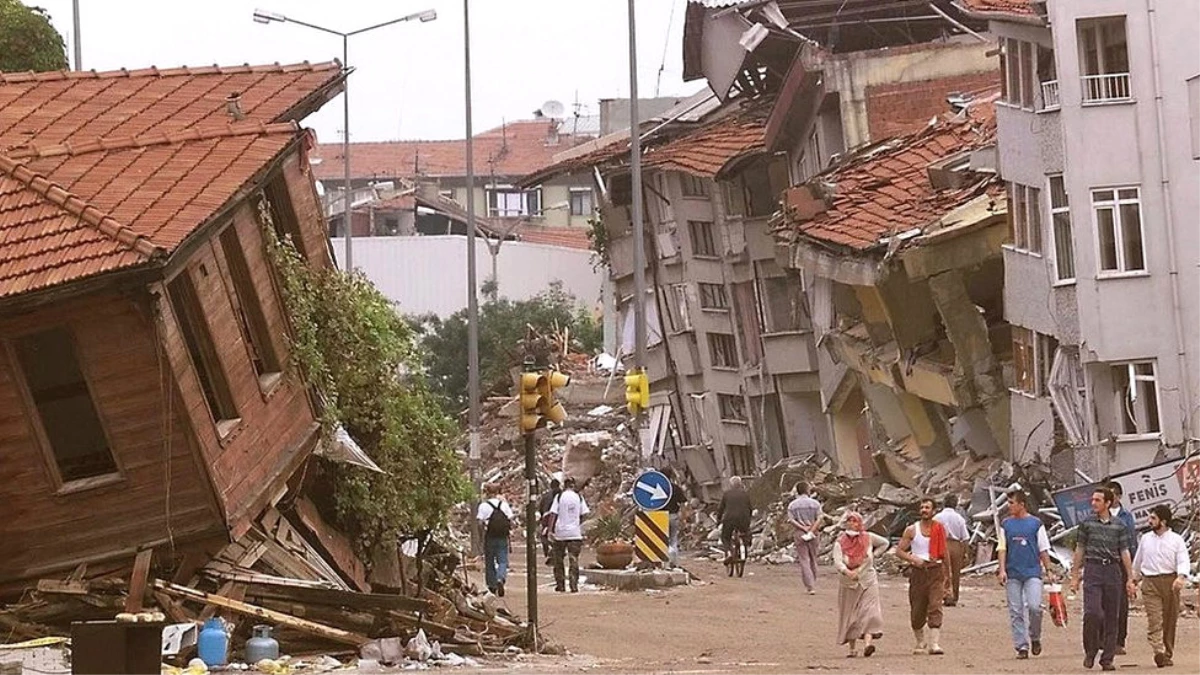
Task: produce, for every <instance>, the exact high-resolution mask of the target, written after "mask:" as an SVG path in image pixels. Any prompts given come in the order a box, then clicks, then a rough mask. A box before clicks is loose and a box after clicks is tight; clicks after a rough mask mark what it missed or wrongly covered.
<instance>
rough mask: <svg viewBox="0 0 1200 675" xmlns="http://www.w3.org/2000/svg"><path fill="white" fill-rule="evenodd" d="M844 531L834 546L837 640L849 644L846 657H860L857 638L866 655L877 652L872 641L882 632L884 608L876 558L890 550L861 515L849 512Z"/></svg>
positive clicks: (886, 543)
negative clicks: (881, 602)
mask: <svg viewBox="0 0 1200 675" xmlns="http://www.w3.org/2000/svg"><path fill="white" fill-rule="evenodd" d="M843 524H844V530H843V532H842V534H841V536H839V537H838V540H837V544H835V545H834V547H833V564H834V567H836V568H837V571H838V574H839V578H840V580H841V583H840V584H838V640H839V644H844V645H849V648H850V651H849V653H847V654H846V656H847V657H850V658H853V657H855V656H858V648H857V646H858V641H859V640H862V641H863V645H864V646H863V656H870V655H872V654H874V653H875V645H874V644H872V640H873V639H875V638H878V637H880V636H882V635H883V610H882V608H881V607H880V604H879V580H878V577H877V576H876V574H875V558H877V557H879V556H881V555H883V554H884V553H886V552H887V550H888V547H889V543H888V540H887V539H886V538H884V537H881V536H879V535H877V534H875V533H873V532H867V529H866V527H864V526H863V517H862V514H859V513H857V512H855V511H850V512H848V513H847V514H846V516H845V518H844V519H843Z"/></svg>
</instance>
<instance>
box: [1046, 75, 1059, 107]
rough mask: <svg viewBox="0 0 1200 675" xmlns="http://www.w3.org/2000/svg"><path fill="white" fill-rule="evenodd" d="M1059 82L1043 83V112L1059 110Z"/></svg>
mask: <svg viewBox="0 0 1200 675" xmlns="http://www.w3.org/2000/svg"><path fill="white" fill-rule="evenodd" d="M1058 107H1059V102H1058V80H1050V81H1049V82H1043V83H1042V110H1058Z"/></svg>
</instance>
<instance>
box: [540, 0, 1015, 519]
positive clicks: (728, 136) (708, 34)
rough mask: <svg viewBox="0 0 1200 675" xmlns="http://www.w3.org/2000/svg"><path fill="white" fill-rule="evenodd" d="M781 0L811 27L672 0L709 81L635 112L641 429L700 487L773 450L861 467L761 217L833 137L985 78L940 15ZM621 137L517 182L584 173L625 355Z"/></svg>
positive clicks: (902, 119) (766, 218) (989, 85)
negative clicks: (647, 111) (651, 115)
mask: <svg viewBox="0 0 1200 675" xmlns="http://www.w3.org/2000/svg"><path fill="white" fill-rule="evenodd" d="M771 4H773V3H771ZM793 4H794V5H796V6H795V7H792V6H790V5H789V6H788V8H785V10H784V15H783V18H784V19H785V20H786V21H787V23H788V27H789V29H792V30H796V31H799V32H800V33H802V34H803V35H805V36H806V38H808V39H810V40H815V41H816V42H807V43H805V42H797V41H796V40H795V39H792V38H791V37H790V36H789V35H786V34H782V33H780V32H779V31H777V30H773V31H771V33H770V35H768V36H767V37H766V38H765V39H763V40H761V41H760V42H758V43H757V44H756V45H753V46H752V48H751V49H749V50H747V48H746V46H745V45H744V44H743V43H742V41H741V38H742V36H744V35H746V34H747V31H749V32H750V33H751V34H752V33H754V32H755V31H756V30H757V29H755V28H754V26H756V25H758V26H761V25H763V24H767V23H769V22H772V21H773V18H772V16H771V15H770V11H769V9H767V10H764V6H763V4H762V3H749V4H748V5H747V8H746V9H744V10H742V9H738V10H737V11H727V10H722V9H720V8H711V7H707V6H705V5H704V4H703V3H690V4H689V7H688V17H687V21H686V24H687V25H686V28H685V37H684V60H685V71H687V73H688V75H690V76H691V77H693V78H704V79H705V80H707V82H708V84H709V88H708V89H707V90H705V91H704V92H702V93H700V94H698V95H696V96H694V97H692V98H690V99H686V100H684V101H682V102H681V103H680V104H678V105H677V106H676V107H675V108H673V109H671V110H668V111H666V112H664V113H663V114H661V115H659V116H657V117H656V118H655V119H652V120H650V121H649V122H647V123H646V124H644V125H643V126H642V128H641V133H642V137H643V148H644V156H643V168H644V174H643V182H644V189H643V195H644V205H645V209H644V211H645V213H644V222H645V230H646V260H647V271H646V278H647V286H648V288H649V292H648V294H647V297H646V306H647V325H648V353H647V359H648V362H647V364H646V365H647V370H648V373H649V376H650V378H651V391H652V393H653V395H652V409H651V414H650V415H649V416H648V417H649V421H650V429H649V433H647V434H646V437H648V438H650V439H651V441H650V442H649V443H648V444H647V445H648V446H650V447H651V448H652V450H651V452H656V453H661V452H663V448H664V447H666V446H670V448H672V452H673V453H674V458H675V459H676V461H678V462H680V463H682V464H685V465H686V467H687V469H688V471H689V473H690V474H691V476H692V477H693V478H694V479H695V482H696V484H697V485H699V486H700V487H701V489H702V491H703V493H704V494H705V496H712V495H716V494H718V493H719V491H720V489H721V483H720V481H721V479H722V478H724V477H728V476H732V475H742V476H753V475H756V474H758V473H759V472H761V470H762V469H763V468H765V467H766V466H768V465H769V464H771V463H773V462H774V461H776V460H778V459H780V458H782V457H784V456H802V455H809V454H820V455H827V456H829V457H831V458H832V459H833V461H834V462H835V464H837V465H838V469H839V470H841V471H843V472H844V473H847V474H850V475H862V474H864V473H868V474H869V473H874V471H873V468H872V460H871V458H870V456H869V452H868V453H867V454H866V456H860V455H859V453H858V452H857V450H856V449H855V446H856V445H857V439H851V440H850V446H851V450H850V451H849V452H848V453H843V454H844V455H848V456H839V453H838V451H837V450H836V449H835V447H834V446H835V443H836V441H835V439H834V435H835V429H834V425H833V424H832V423H831V418H830V417H829V415H828V401H829V400H830V399H831V398H833V397H835V396H836V395H837V394H836V391H837V390H838V389H839V387H843V386H845V385H844V381H845V380H846V379H847V378H850V379H853V377H854V376H853V375H852V374H848V373H847V372H846V368H844V367H838V365H837V364H831V363H829V358H828V356H827V354H826V353H825V350H824V349H822V348H821V347H819V346H818V345H817V340H816V339H815V336H814V332H813V310H814V308H813V307H812V305H811V302H810V299H809V298H808V296H807V294H806V286H807V284H806V280H807V279H806V274H805V272H804V271H803V270H795V269H789V267H788V266H787V265H786V264H783V260H782V259H781V258H780V257H779V247H778V246H777V244H776V241H775V237H774V235H773V233H772V231H771V219H772V216H774V215H775V214H776V212H777V211H778V210H779V197H780V195H781V194H782V193H783V191H784V190H785V189H786V188H787V187H788V186H789V185H794V184H797V183H800V182H803V181H805V180H808V179H809V178H811V177H812V176H813V175H814V174H817V173H819V172H820V171H822V170H823V169H824V167H825V166H827V165H828V164H829V163H830V161H832V160H836V158H837V157H838V156H840V155H842V154H845V153H846V152H847V151H848V150H849V149H851V148H854V147H857V146H860V145H862V144H865V143H869V142H871V141H873V140H877V139H879V138H885V137H889V136H892V135H895V134H897V133H904V132H909V131H912V130H914V129H918V128H921V127H922V126H924V125H926V124H928V122H929V121H930V119H931V118H933V117H936V116H938V115H940V114H942V113H945V112H948V111H950V110H951V106H950V104H949V103H948V98H957V97H960V96H963V95H966V96H969V93H970V92H978V91H986V90H990V89H994V88H995V87H996V86H998V83H999V76H998V73H997V65H996V60H995V58H994V55H992V54H989V51H990V50H992V49H993V48H994V45H993V44H991V43H990V42H987V41H984V40H982V39H980V38H978V37H972V36H970V35H967V34H965V33H964V31H962V30H961V29H960V28H959V27H958V26H956V25H955V24H952V23H947V22H944V21H942V20H941V19H939V20H938V22H937V23H932V22H928V21H926V23H925V24H924V25H920V26H916V27H914V26H913V25H910V26H908V27H906V30H903V31H901V30H895V29H894V28H893V27H895V26H897V25H899V24H898V22H896V21H895V19H896V18H897V16H896V15H897V13H898V12H899V13H903V12H904V11H905V8H897V7H896V6H895V5H894V4H893V3H887V2H882V1H881V2H878V3H864V4H863V6H862V7H860V8H856V11H867V10H869V12H870V13H869V14H864V15H863V16H862V17H858V18H860V19H861V21H858V22H855V23H846V24H843V25H842V26H840V28H838V27H830V26H829V24H828V22H826V21H824V20H823V19H821V18H820V17H819V16H817V17H813V18H812V19H809V18H807V15H806V11H805V8H804V7H802V6H801V5H803V4H805V3H793ZM864 8H865V9H864ZM789 12H790V13H791V14H789ZM793 14H794V16H793ZM776 18H777V17H776ZM874 19H879V20H880V21H878V22H875V23H872V22H871V20H874ZM962 19H963V20H964V21H967V22H970V21H971V20H970V19H968V18H967V17H965V16H962ZM972 25H973V26H974V28H976V29H978V30H984V29H986V25H987V22H986V20H976V21H974V22H973V24H972ZM775 26H776V28H777V27H778V24H775ZM593 148H594V149H593ZM628 148H629V144H628V137H627V135H625V136H622V135H621V134H615V135H612V136H610V137H606V138H601V139H599V140H598V141H596V142H593V145H592V146H590V147H589V148H581V149H575V150H572V151H568V152H566V153H563V154H562V155H560V156H559V157H557V158H556V159H557V160H558V161H557V162H556V163H555V164H554V165H552V166H551V167H549V168H547V169H545V170H543V171H542V172H539V173H538V174H534V175H531V176H527V177H526V178H525V179H523V181H522V182H523V183H526V184H533V183H536V182H537V181H540V180H545V179H546V178H547V177H548V176H550V175H553V174H556V173H571V174H586V175H591V176H596V177H598V178H600V179H602V181H601V182H602V183H603V186H604V187H603V189H602V191H601V192H602V194H603V198H602V200H601V202H602V204H603V208H602V225H601V227H602V230H603V233H604V236H603V237H602V240H603V242H604V243H603V244H602V249H603V250H602V257H603V258H604V259H605V262H606V263H607V266H608V269H609V274H610V279H611V281H612V286H613V290H614V293H613V295H614V296H615V298H616V300H617V302H616V303H615V304H616V307H615V310H616V312H617V314H618V321H619V325H620V326H621V327H622V328H623V330H620V332H621V333H622V335H623V336H624V337H625V339H623V340H622V342H623V343H625V344H623V345H622V353H623V355H625V356H628V355H629V353H630V352H631V351H632V349H633V342H632V334H633V329H632V322H633V316H632V311H631V306H632V298H633V295H634V282H633V272H634V259H633V244H634V239H633V236H632V228H631V224H630V223H631V218H630V201H631V194H632V193H631V184H630V176H629V168H628V152H629V151H628ZM588 150H590V151H588ZM585 151H586V152H585ZM809 281H811V280H809ZM815 309H816V310H817V311H818V314H820V309H821V308H820V307H817V308H815ZM825 309H829V308H828V307H826V308H825ZM861 413H862V410H861V406H860V409H859V411H857V413H855V416H856V417H861ZM668 456H670V455H668Z"/></svg>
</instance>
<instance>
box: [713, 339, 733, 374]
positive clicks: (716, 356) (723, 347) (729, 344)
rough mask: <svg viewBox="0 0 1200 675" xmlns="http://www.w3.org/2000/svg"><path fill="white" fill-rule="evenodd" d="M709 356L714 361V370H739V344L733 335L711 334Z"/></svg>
mask: <svg viewBox="0 0 1200 675" xmlns="http://www.w3.org/2000/svg"><path fill="white" fill-rule="evenodd" d="M708 354H709V357H710V358H711V359H712V367H713V368H724V369H726V370H737V368H738V353H737V342H735V341H734V339H733V336H732V335H729V334H726V333H709V334H708Z"/></svg>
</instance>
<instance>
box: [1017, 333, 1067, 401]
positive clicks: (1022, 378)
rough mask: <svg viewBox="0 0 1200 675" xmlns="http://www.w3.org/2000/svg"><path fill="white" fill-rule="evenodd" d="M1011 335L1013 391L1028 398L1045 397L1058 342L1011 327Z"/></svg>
mask: <svg viewBox="0 0 1200 675" xmlns="http://www.w3.org/2000/svg"><path fill="white" fill-rule="evenodd" d="M1012 335H1013V380H1014V382H1013V389H1015V390H1017V391H1019V392H1021V393H1023V394H1028V395H1030V396H1046V395H1047V394H1048V393H1049V392H1048V391H1047V389H1046V386H1047V383H1048V382H1049V380H1050V366H1051V364H1052V363H1053V360H1054V352H1055V351H1056V350H1057V349H1058V341H1057V340H1055V339H1054V338H1053V337H1052V336H1050V335H1042V334H1041V333H1038V332H1035V331H1032V330H1029V329H1028V328H1022V327H1020V326H1013V327H1012Z"/></svg>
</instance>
